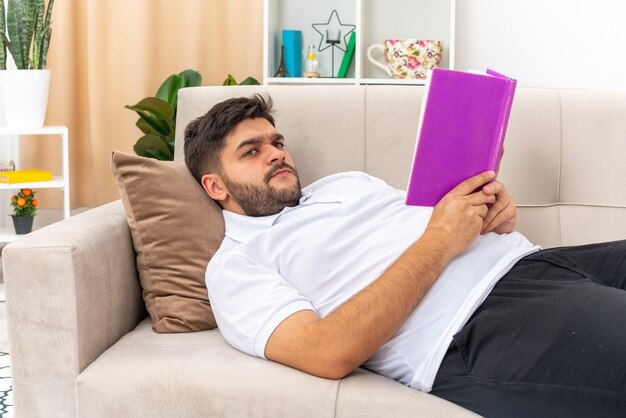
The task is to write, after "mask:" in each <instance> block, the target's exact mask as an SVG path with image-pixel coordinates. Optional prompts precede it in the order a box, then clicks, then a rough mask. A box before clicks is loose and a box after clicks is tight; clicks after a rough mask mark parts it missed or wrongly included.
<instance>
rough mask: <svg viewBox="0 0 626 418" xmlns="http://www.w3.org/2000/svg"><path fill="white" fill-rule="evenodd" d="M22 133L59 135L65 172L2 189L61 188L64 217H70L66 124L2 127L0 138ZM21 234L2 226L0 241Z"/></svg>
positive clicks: (3, 186)
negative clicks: (46, 178) (39, 126)
mask: <svg viewBox="0 0 626 418" xmlns="http://www.w3.org/2000/svg"><path fill="white" fill-rule="evenodd" d="M21 135H57V136H59V137H60V138H61V139H62V149H63V174H62V175H61V176H53V177H52V180H50V181H36V182H29V183H13V184H1V183H0V190H17V189H23V188H27V189H61V190H62V191H63V218H64V219H66V218H69V217H70V170H69V151H68V133H67V127H65V126H44V127H41V128H5V127H0V140H2V138H4V137H7V136H17V137H18V138H19V137H20V136H21ZM20 236H21V235H17V234H15V231H14V230H13V228H12V227H11V228H0V243H6V242H11V241H15V240H16V239H17V238H19V237H20Z"/></svg>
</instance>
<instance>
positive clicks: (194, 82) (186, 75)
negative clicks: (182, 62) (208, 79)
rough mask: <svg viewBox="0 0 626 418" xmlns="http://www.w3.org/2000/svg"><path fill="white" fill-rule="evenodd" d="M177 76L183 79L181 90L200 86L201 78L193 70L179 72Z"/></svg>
mask: <svg viewBox="0 0 626 418" xmlns="http://www.w3.org/2000/svg"><path fill="white" fill-rule="evenodd" d="M178 75H179V76H181V78H182V79H183V83H182V85H181V88H184V87H198V86H199V85H201V84H202V76H201V75H200V73H199V72H197V71H195V70H185V71H181V72H180V74H178Z"/></svg>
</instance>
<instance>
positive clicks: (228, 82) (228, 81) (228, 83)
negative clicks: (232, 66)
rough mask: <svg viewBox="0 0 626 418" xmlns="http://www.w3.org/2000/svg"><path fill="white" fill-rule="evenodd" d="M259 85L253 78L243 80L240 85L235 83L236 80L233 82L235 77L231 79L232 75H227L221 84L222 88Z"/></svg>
mask: <svg viewBox="0 0 626 418" xmlns="http://www.w3.org/2000/svg"><path fill="white" fill-rule="evenodd" d="M259 84H261V83H259V81H258V80H257V79H256V78H254V77H248V78H246V79H245V80H243V81H242V82H241V83H237V80H235V77H233V76H232V75H230V74H228V77H226V80H224V83H223V84H222V85H223V86H237V85H240V86H246V85H259Z"/></svg>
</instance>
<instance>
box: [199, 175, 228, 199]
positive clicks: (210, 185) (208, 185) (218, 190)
mask: <svg viewBox="0 0 626 418" xmlns="http://www.w3.org/2000/svg"><path fill="white" fill-rule="evenodd" d="M201 183H202V187H204V190H205V191H206V192H207V194H208V195H209V197H211V199H213V200H216V201H218V202H221V201H223V200H224V199H226V198H227V197H228V191H227V190H226V186H225V185H224V182H223V181H222V178H221V177H220V175H219V174H215V173H211V174H205V175H204V176H202V179H201Z"/></svg>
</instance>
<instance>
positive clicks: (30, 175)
mask: <svg viewBox="0 0 626 418" xmlns="http://www.w3.org/2000/svg"><path fill="white" fill-rule="evenodd" d="M50 180H52V173H51V172H49V171H45V170H15V171H2V172H0V184H15V183H30V182H35V181H50Z"/></svg>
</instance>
